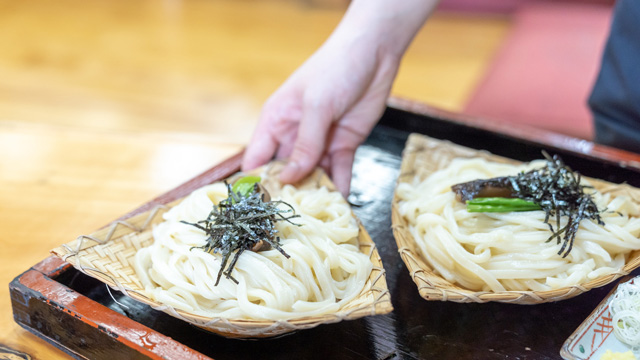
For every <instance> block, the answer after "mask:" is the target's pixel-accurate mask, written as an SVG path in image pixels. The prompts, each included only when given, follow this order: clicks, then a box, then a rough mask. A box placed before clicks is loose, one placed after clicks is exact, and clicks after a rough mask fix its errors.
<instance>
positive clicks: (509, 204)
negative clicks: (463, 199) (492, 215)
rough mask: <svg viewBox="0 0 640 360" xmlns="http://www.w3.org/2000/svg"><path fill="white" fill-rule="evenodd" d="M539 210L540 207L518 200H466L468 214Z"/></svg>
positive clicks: (498, 198)
mask: <svg viewBox="0 0 640 360" xmlns="http://www.w3.org/2000/svg"><path fill="white" fill-rule="evenodd" d="M540 209H541V207H540V205H538V204H536V203H534V202H531V201H527V200H522V199H519V198H501V197H487V198H476V199H472V200H467V211H468V212H512V211H532V210H540Z"/></svg>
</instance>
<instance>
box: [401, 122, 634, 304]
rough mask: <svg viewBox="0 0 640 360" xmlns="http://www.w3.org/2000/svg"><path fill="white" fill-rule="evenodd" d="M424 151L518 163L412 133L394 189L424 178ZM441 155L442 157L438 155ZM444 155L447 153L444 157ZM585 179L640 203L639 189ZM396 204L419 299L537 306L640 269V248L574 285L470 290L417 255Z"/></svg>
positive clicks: (447, 157)
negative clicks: (619, 265) (420, 168)
mask: <svg viewBox="0 0 640 360" xmlns="http://www.w3.org/2000/svg"><path fill="white" fill-rule="evenodd" d="M425 151H432V152H438V155H440V156H442V157H443V158H442V159H441V160H439V161H441V162H444V161H445V160H451V159H453V158H454V157H481V158H485V159H487V160H491V161H494V162H502V163H513V164H517V163H520V162H518V161H516V160H513V159H509V158H505V157H502V156H498V155H494V154H491V153H489V152H488V151H484V150H474V149H470V148H467V147H464V146H461V145H457V144H454V143H451V142H449V141H446V140H437V139H433V138H430V137H428V136H425V135H421V134H411V135H410V136H409V139H408V140H407V143H406V146H405V149H404V151H403V156H402V165H401V169H400V176H399V177H398V180H397V184H396V187H397V185H399V184H400V183H402V182H408V181H412V180H413V179H414V177H415V176H419V178H420V179H423V177H420V176H421V175H422V176H424V175H426V174H428V170H424V172H425V173H424V174H418V173H416V169H415V162H420V161H426V159H423V158H421V159H416V157H417V156H418V155H424V154H421V153H424V152H425ZM443 152H444V154H441V153H443ZM446 152H449V153H448V154H447V153H446ZM434 156H435V155H434ZM434 166H435V165H434ZM436 169H437V168H436ZM587 179H588V180H589V181H590V182H591V183H592V185H594V187H596V188H598V189H606V190H607V191H612V192H613V191H622V192H625V193H628V194H629V195H631V197H632V199H633V200H634V202H636V203H640V189H637V188H634V187H632V186H630V185H628V184H622V185H618V184H613V183H609V182H606V181H603V180H598V179H593V178H587ZM399 202H400V200H399V198H398V196H397V193H396V192H394V196H393V200H392V210H391V216H392V221H391V222H392V230H393V234H394V237H395V239H396V243H397V245H398V252H399V253H400V257H401V258H402V260H403V262H404V263H405V265H406V266H407V268H408V269H409V273H410V274H411V278H412V279H413V281H414V282H415V284H416V285H417V287H418V291H419V293H420V296H422V297H423V298H425V299H426V300H441V301H454V302H476V303H484V302H489V301H496V302H504V303H514V304H538V303H544V302H552V301H560V300H565V299H569V298H571V297H574V296H576V295H579V294H582V293H584V292H586V291H589V290H591V289H593V288H596V287H601V286H604V285H607V284H609V283H611V282H613V281H615V280H617V279H618V278H620V277H622V276H626V275H628V274H629V273H631V272H632V271H633V270H634V269H636V268H637V267H638V266H640V249H639V250H633V251H631V252H630V253H629V256H628V259H627V261H626V263H625V265H624V267H623V268H622V269H619V270H617V271H614V272H612V273H610V274H607V275H602V276H600V277H597V278H595V279H592V280H589V281H586V282H584V283H581V284H577V285H573V286H567V287H562V288H557V289H550V290H544V291H534V290H529V291H520V290H507V291H500V292H492V291H473V290H469V289H466V288H464V287H462V286H460V285H457V284H452V283H450V282H449V281H447V280H445V279H444V278H443V277H441V276H440V275H439V274H437V273H436V272H435V271H434V270H433V268H432V267H431V266H429V265H428V264H427V263H426V261H425V260H424V259H423V257H422V255H421V254H420V250H419V249H417V245H416V243H415V240H414V238H413V236H412V235H411V233H410V232H409V230H408V227H409V224H408V222H407V221H406V219H404V217H403V216H402V215H400V213H399V210H398V205H399Z"/></svg>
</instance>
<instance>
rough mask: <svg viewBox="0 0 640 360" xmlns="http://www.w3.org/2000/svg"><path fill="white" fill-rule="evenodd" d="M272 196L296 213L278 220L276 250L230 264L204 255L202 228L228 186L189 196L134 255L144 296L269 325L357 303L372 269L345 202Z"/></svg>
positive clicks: (334, 197)
mask: <svg viewBox="0 0 640 360" xmlns="http://www.w3.org/2000/svg"><path fill="white" fill-rule="evenodd" d="M271 195H272V197H273V198H274V200H272V201H274V204H275V206H276V207H277V208H278V209H280V210H282V211H283V212H284V213H287V214H290V212H291V211H295V214H296V217H290V218H289V219H288V220H284V221H273V222H275V234H276V236H277V239H276V237H274V238H273V239H272V240H273V242H274V245H275V247H272V246H267V247H266V249H263V250H260V251H251V249H247V250H246V251H242V254H241V256H238V257H237V258H234V257H233V255H231V256H229V258H227V259H225V258H224V254H223V253H221V252H220V251H216V250H215V249H203V247H204V246H205V245H206V244H207V241H208V240H209V239H208V235H209V233H208V232H206V231H205V229H204V225H202V224H203V219H207V218H208V216H209V215H210V213H211V211H212V208H213V207H214V204H216V205H218V204H221V201H223V200H225V199H227V197H228V196H229V194H228V189H227V187H226V186H225V184H224V183H222V182H220V183H215V184H212V185H208V186H205V187H203V188H200V189H198V190H196V191H194V192H193V193H191V195H189V196H188V197H187V198H185V199H184V200H183V201H182V202H181V203H180V204H178V205H177V206H175V207H173V208H172V209H171V210H170V211H168V212H167V213H166V214H165V215H164V222H162V223H160V224H158V225H156V226H155V228H154V229H153V237H154V242H153V244H152V245H151V246H149V247H146V248H144V249H141V250H139V251H138V253H137V254H136V257H135V270H136V274H137V275H138V277H139V278H140V280H141V282H142V284H143V287H144V289H145V292H146V293H147V294H149V295H150V296H151V297H152V298H153V300H155V301H157V302H160V303H163V304H166V305H170V306H172V307H175V308H177V309H181V310H184V311H188V312H190V313H193V314H197V315H202V316H206V317H221V318H233V319H268V320H283V319H291V318H300V317H305V316H314V315H321V314H328V313H332V312H336V311H337V310H338V309H340V308H341V307H342V306H343V305H344V304H345V303H348V302H349V301H351V300H353V299H354V298H356V297H357V296H358V295H359V294H360V292H361V291H362V289H363V287H364V285H365V282H366V281H367V279H368V278H369V275H370V273H371V269H372V264H371V261H370V259H369V257H368V256H367V255H365V254H363V253H361V252H360V251H359V248H358V240H357V236H358V231H359V227H358V224H357V222H356V220H355V219H354V217H353V216H352V213H351V209H350V207H349V205H348V204H347V202H346V201H345V200H344V199H343V198H342V196H341V195H340V194H339V193H338V192H336V191H329V190H327V188H326V187H321V188H319V189H306V190H302V189H296V188H295V187H293V186H290V185H286V186H284V187H283V188H282V189H281V190H279V191H278V192H277V193H276V194H271ZM233 202H235V200H234V201H233ZM220 206H222V205H220ZM298 215H299V216H298ZM287 216H288V215H287ZM276 217H278V215H275V216H274V217H271V218H270V219H271V220H273V219H275V218H276ZM271 220H269V221H271ZM280 220H282V219H280ZM194 224H201V226H200V227H198V226H194ZM225 226H226V225H225ZM232 240H233V239H226V240H224V239H223V242H224V241H232ZM205 250H210V251H205ZM221 267H222V269H221ZM223 270H224V271H223ZM222 273H224V274H225V276H220V274H222Z"/></svg>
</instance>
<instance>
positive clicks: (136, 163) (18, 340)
mask: <svg viewBox="0 0 640 360" xmlns="http://www.w3.org/2000/svg"><path fill="white" fill-rule="evenodd" d="M336 3H338V5H336ZM343 10H344V9H343V8H342V6H341V5H339V2H335V1H330V2H327V3H323V1H305V2H294V1H284V0H282V1H276V0H272V1H259V2H258V1H232V0H207V1H204V0H193V1H192V0H189V1H178V0H165V1H152V0H141V1H135V2H128V1H107V0H97V1H91V2H85V1H80V0H62V1H56V2H48V1H44V0H32V1H26V2H17V1H4V0H2V1H0V246H2V251H1V252H0V254H1V255H0V256H1V261H0V283H3V284H5V286H4V287H0V289H1V290H0V324H1V325H0V358H3V351H5V350H2V348H3V347H7V348H10V349H14V350H16V351H20V352H24V353H27V354H29V355H30V356H31V357H32V358H35V359H56V358H63V359H66V358H68V356H67V355H66V354H65V353H63V352H62V351H60V350H58V349H56V348H55V347H54V346H52V345H50V344H48V343H47V342H45V341H43V340H41V339H39V338H37V337H36V336H35V335H32V334H31V333H29V332H27V331H26V330H23V329H22V328H21V327H19V326H18V325H17V324H15V323H14V321H13V318H12V312H11V307H10V299H9V292H8V288H7V284H8V283H9V282H10V281H11V280H12V279H13V278H14V277H16V276H18V275H19V274H20V273H21V272H23V271H25V270H27V269H28V268H29V267H30V266H31V265H33V264H35V263H37V262H39V261H40V260H42V259H44V258H45V257H47V256H48V253H49V250H50V249H52V248H54V247H55V246H57V245H59V244H61V243H65V242H68V241H69V240H72V239H74V238H75V237H76V236H78V235H80V234H85V233H89V232H91V231H92V230H94V229H96V228H98V227H101V226H103V225H105V224H106V223H108V222H109V221H111V220H113V219H115V218H117V217H119V216H120V215H122V214H124V213H126V212H128V211H130V210H132V209H133V208H135V207H136V206H138V205H140V204H142V203H144V202H146V201H148V200H149V199H151V198H153V197H155V196H157V195H158V194H160V193H162V192H165V191H167V190H169V189H171V188H173V187H175V186H177V185H179V184H180V183H182V182H184V181H186V180H188V179H190V178H192V177H194V176H195V175H197V174H198V173H200V172H201V171H203V170H205V169H207V168H209V167H211V166H212V165H214V164H216V163H218V162H220V161H222V160H224V159H225V158H227V157H229V156H231V155H232V154H234V153H236V152H238V151H239V150H241V148H242V147H243V146H244V144H245V143H246V142H247V141H248V139H249V136H250V134H251V131H252V129H253V127H254V125H255V123H256V120H257V116H258V114H259V110H260V106H261V104H262V103H263V102H264V100H265V99H266V98H267V97H268V96H269V94H270V93H271V92H272V91H274V90H275V89H276V88H277V86H278V85H279V84H280V83H282V82H283V81H284V80H285V79H286V77H287V76H288V75H289V74H290V73H291V72H292V71H293V70H294V69H295V68H296V67H297V66H298V65H299V64H301V63H302V62H303V61H304V60H305V59H306V57H308V56H309V55H310V54H311V53H312V52H313V51H314V50H315V49H316V48H317V47H318V46H319V45H320V44H321V43H322V41H323V40H324V39H325V38H326V37H327V36H328V34H329V33H330V31H331V30H332V28H333V27H334V26H335V25H336V24H337V22H338V21H339V19H340V17H341V14H342V12H343ZM508 27H509V22H508V20H507V19H504V18H496V17H478V16H469V15H453V14H443V13H437V14H436V15H435V16H434V17H433V19H432V20H431V21H430V22H429V24H428V25H427V26H426V27H425V28H424V29H423V30H422V31H421V33H420V34H419V35H418V37H417V38H416V41H415V42H414V44H413V45H412V47H411V48H410V50H409V52H408V54H407V56H406V57H405V60H404V62H403V65H402V68H401V71H400V74H399V75H398V78H397V82H396V84H395V86H394V89H393V93H394V94H395V95H399V96H404V97H409V98H413V99H416V100H420V101H424V102H428V103H431V104H434V105H436V106H440V107H443V108H446V109H449V110H459V109H461V108H462V106H463V105H464V102H465V101H466V99H467V97H468V96H469V94H470V93H471V91H472V90H473V87H474V86H475V85H476V84H477V82H478V81H479V80H480V78H481V76H482V74H483V71H484V70H485V69H486V67H487V65H488V62H489V60H490V59H491V55H492V54H493V53H494V52H495V50H496V49H497V47H498V45H499V44H500V41H501V39H502V38H503V36H504V34H505V33H506V30H507V29H508ZM444 35H446V36H444Z"/></svg>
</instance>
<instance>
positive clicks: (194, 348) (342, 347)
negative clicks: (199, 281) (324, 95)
mask: <svg viewBox="0 0 640 360" xmlns="http://www.w3.org/2000/svg"><path fill="white" fill-rule="evenodd" d="M411 132H419V133H423V134H426V135H429V136H431V137H435V138H439V139H448V140H450V141H452V142H455V143H458V144H461V145H464V146H468V147H471V148H476V149H485V150H488V151H491V152H493V153H495V154H498V155H502V156H507V157H511V158H514V159H517V160H523V161H527V160H533V159H536V158H540V156H541V151H542V150H543V149H546V150H547V151H548V152H550V153H558V154H560V155H561V156H562V157H563V159H564V160H565V162H566V163H568V164H569V165H570V166H572V167H573V168H574V169H576V170H579V171H580V172H581V173H582V174H584V175H587V176H593V177H598V178H603V179H605V180H608V181H612V182H618V183H620V182H628V183H630V184H632V185H634V186H640V170H639V169H638V166H636V165H637V162H636V161H638V160H639V159H640V156H636V155H634V154H630V153H624V152H617V151H615V150H611V149H608V148H601V147H598V146H595V147H592V144H590V143H586V142H582V141H577V140H574V139H565V138H563V137H560V138H558V137H556V136H555V135H554V134H549V136H547V135H545V134H542V133H534V134H533V135H535V136H531V137H529V136H526V135H527V134H528V133H527V132H526V131H520V132H518V131H516V132H513V131H497V129H496V128H495V127H492V126H491V125H486V124H483V123H478V122H477V121H476V120H474V119H467V118H459V117H455V116H454V115H452V114H447V113H443V112H439V111H430V109H429V108H418V109H417V110H416V109H415V108H411V109H409V110H401V109H398V108H389V109H388V110H387V111H386V112H385V114H384V116H383V118H382V120H381V122H380V123H379V125H378V126H377V127H376V128H375V129H374V131H373V133H372V134H371V136H370V137H369V138H368V139H367V141H366V143H365V144H363V145H362V146H361V147H360V149H359V150H358V152H357V155H356V162H355V166H354V177H353V180H352V194H351V196H350V197H349V200H350V202H351V203H352V204H353V205H354V210H355V213H356V215H357V216H358V217H359V218H360V219H361V221H362V223H363V225H364V226H365V227H366V229H367V230H368V232H369V234H370V235H371V238H372V239H373V240H374V241H375V242H376V245H377V247H378V251H379V252H380V255H381V257H382V261H383V264H384V267H385V269H386V273H387V283H388V286H389V289H390V291H391V295H392V303H393V305H394V308H395V310H394V311H393V312H392V313H390V314H388V315H379V316H372V317H367V318H363V319H359V320H355V321H346V322H341V323H337V324H331V325H322V326H319V327H317V328H314V329H310V330H305V331H300V332H298V333H293V334H289V335H286V336H282V337H280V338H272V339H261V340H231V339H226V338H223V337H219V336H217V335H214V334H211V333H208V332H206V331H204V330H201V329H199V328H196V327H194V326H191V325H189V324H187V323H184V322H182V321H180V320H177V319H175V318H173V317H170V316H168V315H166V314H164V313H161V312H158V311H154V310H152V309H151V308H149V307H147V306H145V305H142V304H139V303H137V302H135V301H133V300H131V299H129V298H127V297H125V296H123V295H122V294H120V293H118V292H116V291H113V290H112V291H111V293H112V294H113V296H111V294H109V292H108V290H107V288H106V287H105V285H103V284H102V283H100V282H98V281H97V280H94V279H92V278H90V277H88V276H86V275H84V274H82V273H80V272H78V271H77V270H75V269H73V268H72V267H69V266H66V267H64V266H62V267H60V269H59V270H57V271H54V272H50V274H49V275H47V274H46V273H45V276H48V278H50V279H51V281H53V282H56V283H57V285H59V286H60V288H61V289H67V290H65V291H68V292H71V293H75V294H78V296H82V297H84V298H87V299H88V301H90V302H94V303H97V304H101V305H102V306H104V308H103V307H101V306H97V308H99V309H102V310H100V311H104V312H109V313H112V314H113V315H112V317H113V318H114V319H115V320H114V321H118V324H121V323H122V321H119V320H118V319H119V317H126V318H127V319H128V320H130V321H133V323H134V324H136V325H140V326H141V328H143V329H147V330H145V331H148V332H149V333H157V334H160V335H163V336H164V337H163V339H164V338H166V339H167V340H166V342H168V343H169V344H171V342H175V344H177V345H179V346H180V347H181V349H183V348H184V349H185V350H184V355H186V356H191V357H201V358H207V357H209V358H214V359H220V360H224V359H252V360H254V359H256V358H260V359H431V358H434V359H556V358H560V354H559V352H560V348H561V346H562V344H563V342H564V341H565V340H566V339H567V337H568V336H569V335H570V334H571V333H572V332H573V331H574V330H575V329H576V328H577V327H578V326H579V324H580V323H581V322H582V321H583V320H584V319H585V318H586V317H587V316H588V315H589V313H590V312H591V311H592V310H593V309H594V308H595V307H596V306H597V305H598V303H599V302H600V301H601V300H602V298H603V297H605V296H606V295H607V293H608V291H609V290H610V289H611V287H612V286H613V285H614V284H611V285H609V286H606V287H603V288H600V289H596V290H592V291H590V292H588V293H585V294H583V295H579V296H577V297H575V298H572V299H569V300H565V301H561V302H556V303H547V304H539V305H512V304H503V303H486V304H458V303H451V302H434V301H426V300H424V299H422V298H421V297H420V296H419V294H418V291H417V288H416V286H415V284H414V283H413V281H412V280H411V277H410V275H409V273H408V271H407V269H406V267H405V265H404V263H403V262H402V260H401V258H400V256H399V255H398V251H397V246H396V243H395V240H394V238H393V234H392V232H391V199H392V196H393V189H394V186H395V181H396V178H397V175H398V171H399V167H400V161H401V153H402V150H403V148H404V143H405V141H406V139H407V136H408V135H409V134H410V133H411ZM541 134H542V135H541ZM545 136H546V137H545ZM558 139H560V140H558ZM236 163H237V164H239V161H236ZM237 164H236V165H232V167H233V166H237ZM229 170H233V169H229ZM193 186H195V184H194V183H192V184H191V187H193ZM183 190H188V187H187V188H184V189H183ZM174 195H176V194H174ZM162 201H163V198H162V197H161V198H158V199H156V200H154V202H152V203H157V202H162ZM146 206H149V204H146ZM25 274H27V273H25ZM25 274H23V275H22V277H24V276H25ZM11 286H12V295H13V294H15V293H20V296H21V297H20V299H19V300H20V301H14V313H15V314H16V321H18V322H19V323H20V324H21V325H22V326H24V327H25V328H27V329H29V330H30V331H32V332H35V333H36V334H38V335H40V336H42V337H44V338H47V339H49V340H51V341H52V342H53V343H54V344H55V345H57V346H59V347H61V348H63V349H65V350H67V351H68V352H69V353H71V354H72V355H74V356H76V357H89V358H95V357H104V358H107V357H112V356H114V354H115V355H117V354H120V355H121V356H126V357H141V358H162V357H175V354H176V353H171V354H172V355H166V354H167V353H161V352H160V350H157V351H155V352H154V351H153V347H151V352H149V351H147V350H149V346H146V347H145V346H144V344H143V345H139V344H138V345H137V346H131V345H128V343H127V341H124V340H126V339H123V338H122V337H123V336H129V335H121V334H120V333H118V332H117V331H113V330H111V333H109V332H108V331H105V329H104V327H105V326H104V325H103V326H102V329H100V326H97V327H93V328H90V329H85V328H86V327H84V328H82V329H85V330H80V327H78V326H79V325H78V324H79V323H78V321H75V320H74V319H72V318H69V319H67V318H66V317H71V316H75V317H76V318H78V313H79V311H78V310H74V309H71V310H70V311H64V310H65V305H60V306H58V309H57V310H56V309H55V308H51V309H50V310H47V309H48V308H47V307H46V306H44V305H41V303H42V302H43V301H44V302H46V303H51V301H50V299H48V298H47V295H42V294H43V293H42V291H40V290H34V287H30V286H29V285H25V281H21V277H18V278H16V280H14V282H13V283H12V284H11ZM29 296H31V297H32V298H33V299H34V300H32V299H27V297H29ZM67 307H69V306H67ZM60 308H62V310H60ZM34 309H37V311H36V310H34ZM34 313H36V314H34ZM27 315H30V316H27ZM65 316H66V317H65ZM79 316H80V317H84V318H82V319H83V320H82V321H83V322H84V323H86V322H87V317H88V316H90V315H87V314H79ZM27 317H28V319H27ZM60 318H62V319H63V320H64V321H66V322H67V323H68V324H69V325H65V327H55V325H53V324H52V326H49V328H48V330H47V329H44V330H42V329H43V327H41V328H40V329H38V327H37V326H36V322H35V320H36V319H40V320H39V321H40V322H41V323H42V322H45V323H51V322H54V321H58V320H56V319H60ZM76 320H77V319H76ZM89 320H91V319H89ZM100 321H105V320H100ZM76 323H78V324H76ZM74 324H75V325H74ZM118 326H120V325H118ZM74 327H78V329H77V330H76V329H75V328H74ZM44 328H46V327H44ZM92 329H93V330H92ZM70 331H73V334H71V333H70ZM92 331H94V332H100V333H98V334H89V333H88V332H92ZM82 332H85V333H82ZM124 333H125V332H123V334H124ZM74 336H75V337H82V336H86V337H89V336H91V339H94V338H95V339H97V340H95V341H96V343H100V341H104V340H103V339H102V338H101V337H100V336H102V337H105V336H106V337H109V336H111V337H112V338H114V337H115V341H112V342H111V343H112V345H110V346H113V347H114V351H113V352H109V351H107V352H97V353H96V352H95V351H94V352H92V351H91V350H90V349H87V348H86V347H85V348H82V346H81V344H82V342H80V341H78V340H77V339H76V340H75V341H74V340H72V338H73V337H74ZM55 337H57V339H54V338H55ZM134 337H135V336H134ZM101 339H102V340H101ZM108 339H109V338H108ZM133 342H134V343H135V339H134V341H133ZM85 343H86V341H85ZM165 345H166V344H165ZM177 345H176V346H177ZM140 349H142V350H143V351H142V350H140ZM181 351H182V350H181ZM163 354H164V355H163ZM189 354H190V355H189Z"/></svg>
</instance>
